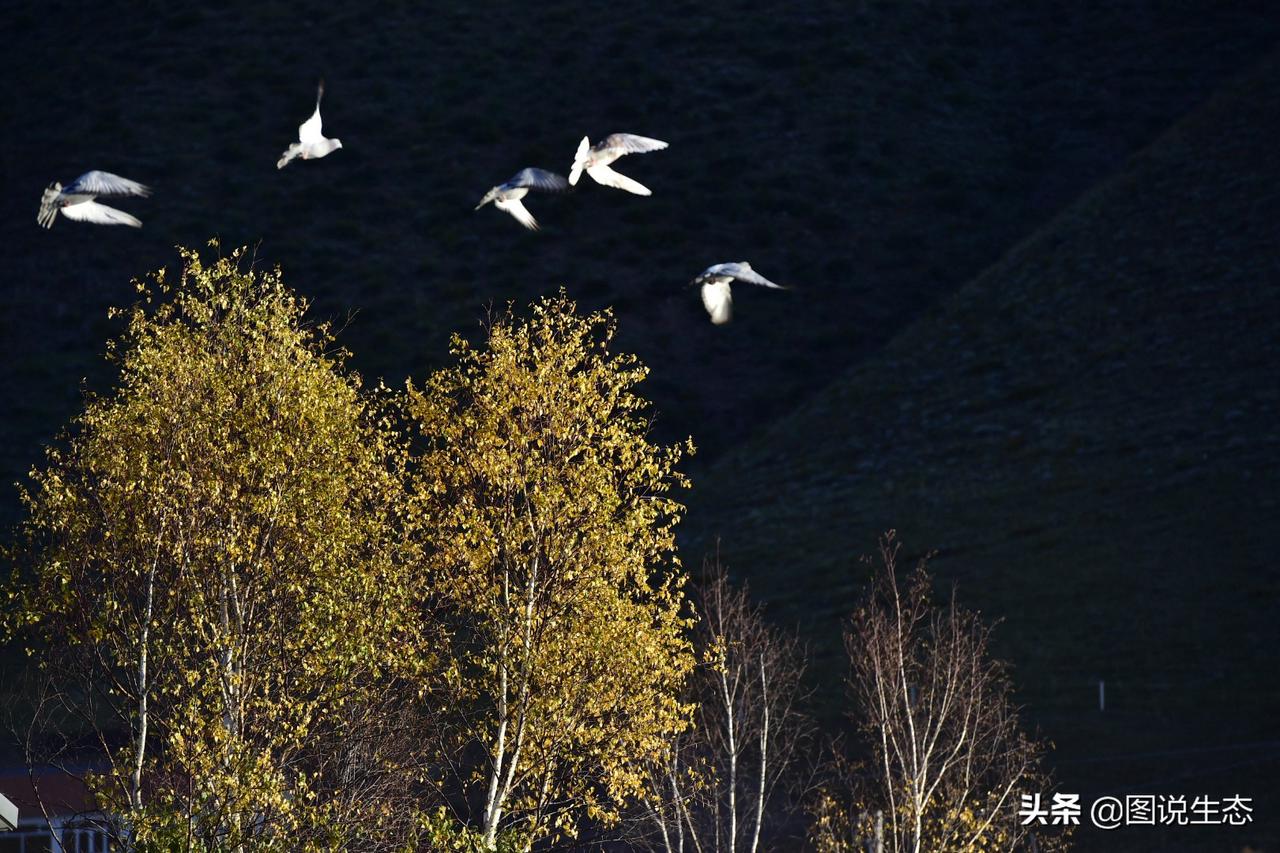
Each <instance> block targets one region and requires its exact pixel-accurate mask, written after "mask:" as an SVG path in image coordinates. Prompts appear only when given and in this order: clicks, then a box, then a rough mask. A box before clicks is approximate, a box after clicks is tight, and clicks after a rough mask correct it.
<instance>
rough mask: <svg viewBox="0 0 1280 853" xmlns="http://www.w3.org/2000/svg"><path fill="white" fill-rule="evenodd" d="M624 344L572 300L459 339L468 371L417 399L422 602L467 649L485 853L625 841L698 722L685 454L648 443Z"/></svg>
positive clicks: (464, 698)
mask: <svg viewBox="0 0 1280 853" xmlns="http://www.w3.org/2000/svg"><path fill="white" fill-rule="evenodd" d="M612 335H613V323H612V320H611V318H610V317H609V316H608V315H607V314H592V315H589V316H582V315H579V314H578V313H577V312H576V310H575V306H574V304H573V303H572V302H570V301H569V300H568V299H567V298H566V297H565V296H564V295H563V294H561V295H559V296H558V297H554V298H549V299H546V300H543V301H542V302H539V303H537V304H536V305H534V306H533V309H532V316H531V317H530V318H529V319H528V320H527V321H518V320H516V319H514V318H513V317H512V316H511V315H510V313H509V312H508V314H507V315H506V316H503V317H501V318H499V319H498V320H497V321H496V322H494V323H492V324H491V326H490V328H489V330H488V339H487V341H486V343H485V346H484V347H482V348H476V347H473V346H471V345H469V344H468V343H467V342H465V341H464V340H462V339H460V338H455V340H454V343H453V353H454V355H455V357H456V360H457V361H456V364H455V365H454V366H452V367H450V368H447V369H444V370H441V371H439V372H438V373H436V374H435V375H433V376H432V377H430V379H429V380H428V381H427V382H426V383H425V385H424V386H423V387H422V388H420V389H419V388H415V387H413V386H410V388H409V403H408V410H409V412H410V413H411V414H412V416H413V417H414V418H415V419H416V421H417V422H418V425H419V428H420V430H421V433H422V436H423V437H424V440H425V442H426V449H425V451H424V452H423V455H422V458H421V459H420V464H419V466H418V467H419V469H420V475H419V479H418V481H417V496H418V504H417V506H418V509H419V511H420V512H421V513H422V518H423V523H422V524H421V525H420V526H421V528H422V529H423V530H425V531H426V535H427V539H428V542H427V545H428V547H427V551H428V553H429V554H430V557H429V563H428V566H429V575H430V580H429V581H428V585H429V587H430V588H431V589H432V590H433V591H434V594H435V595H436V596H438V599H439V603H440V604H441V605H442V607H443V610H444V611H445V612H447V613H449V614H450V618H451V620H452V627H453V636H454V638H455V649H456V656H457V657H456V664H455V665H454V666H453V667H452V668H450V670H449V671H448V672H447V673H445V675H444V678H445V680H446V681H447V682H448V684H447V690H448V691H449V694H450V695H451V696H452V697H454V699H455V701H456V702H457V704H458V705H459V707H461V708H462V709H464V712H463V713H464V715H465V717H466V719H465V720H464V721H463V723H462V729H463V731H464V733H465V738H466V740H467V741H468V742H471V743H479V744H482V745H483V748H484V755H485V758H484V760H483V761H482V762H480V764H479V766H475V767H474V768H473V769H472V772H471V773H470V776H469V782H470V783H471V784H474V785H477V786H479V787H480V788H481V790H483V791H484V792H485V793H486V805H485V809H484V814H483V815H482V818H481V820H480V822H481V823H482V824H483V829H484V834H485V836H486V838H487V843H489V844H491V845H492V844H494V843H495V839H496V837H497V832H498V829H499V827H500V826H503V827H505V826H508V825H519V826H521V827H523V831H525V832H527V833H528V834H529V835H530V836H532V837H537V836H542V835H547V834H559V835H561V836H572V835H574V833H575V832H576V831H577V828H578V825H579V821H580V819H581V818H582V817H583V816H584V815H585V816H589V817H590V818H592V819H594V820H597V821H600V822H603V823H606V824H607V823H608V822H610V821H612V820H613V819H615V818H616V816H617V809H618V807H619V805H620V804H621V803H622V802H624V801H625V800H626V799H627V798H629V797H631V796H633V795H634V794H635V793H636V792H637V791H638V789H639V787H640V785H641V782H642V778H643V764H644V762H645V761H646V760H648V759H651V758H653V757H655V756H657V755H658V754H660V753H661V752H662V750H664V749H665V748H666V745H667V743H668V741H669V739H670V738H671V736H672V735H673V733H675V732H677V731H679V730H680V729H681V728H682V727H684V726H685V725H686V721H687V716H688V709H687V708H686V707H684V706H683V705H682V704H681V702H680V701H679V699H678V696H679V693H680V689H681V686H682V684H683V682H684V680H685V677H686V675H687V674H688V673H689V671H690V669H691V668H692V665H693V656H692V652H691V650H690V647H689V641H688V639H687V637H686V633H687V631H686V629H687V627H688V622H687V619H686V617H685V616H684V615H683V607H684V598H683V592H682V588H681V583H682V578H683V574H682V573H681V572H680V571H679V570H678V569H679V567H678V562H677V559H676V556H675V543H674V536H673V527H674V525H675V524H676V522H677V520H678V519H679V516H680V513H681V511H682V507H681V506H680V505H679V504H678V503H677V502H676V501H675V500H674V499H673V498H672V497H671V492H672V490H673V489H674V488H677V487H681V486H684V485H686V482H685V479H684V477H683V476H682V475H681V474H680V473H679V472H677V470H676V464H677V463H678V461H679V459H680V457H681V455H682V453H684V452H691V451H692V446H691V445H688V444H685V445H680V446H675V447H659V446H655V445H654V444H652V443H651V442H650V441H649V440H648V439H647V432H648V427H649V422H648V420H647V417H646V404H645V402H644V401H643V400H642V399H641V398H640V397H638V396H637V395H635V394H634V393H633V390H632V389H633V388H634V387H635V385H636V384H637V383H639V382H640V381H641V380H643V379H644V377H645V374H646V371H645V369H644V368H643V367H642V366H640V365H639V364H638V363H637V361H636V360H635V359H634V358H633V357H630V356H625V355H613V354H611V353H609V351H608V344H609V341H610V339H611V337H612Z"/></svg>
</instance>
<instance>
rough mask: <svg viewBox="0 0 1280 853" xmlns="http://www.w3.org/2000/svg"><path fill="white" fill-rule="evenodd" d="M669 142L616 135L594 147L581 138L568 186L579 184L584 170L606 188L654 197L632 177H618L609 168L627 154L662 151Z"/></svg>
mask: <svg viewBox="0 0 1280 853" xmlns="http://www.w3.org/2000/svg"><path fill="white" fill-rule="evenodd" d="M666 147H667V143H665V142H663V141H662V140H660V139H650V138H649V137H647V136H636V135H635V134H632V133H614V134H610V135H609V136H606V137H605V138H604V139H602V140H600V141H599V142H597V143H596V144H595V145H592V144H591V140H589V139H587V137H585V136H584V137H582V141H581V142H579V143H578V153H576V154H574V155H573V168H572V169H571V170H570V172H569V184H570V185H576V184H577V183H578V178H580V177H581V176H582V173H583V171H584V170H585V171H586V173H587V174H588V175H590V176H591V177H592V178H593V179H595V182H596V183H597V184H603V185H604V186H606V187H615V188H616V189H620V190H626V191H627V192H629V193H635V194H636V195H653V193H651V192H649V188H648V187H646V186H645V185H644V184H642V183H640V182H639V181H637V180H634V179H633V178H628V177H627V176H626V175H622V174H619V173H617V172H615V171H613V169H610V168H609V164H610V163H612V162H613V161H614V160H617V159H618V158H619V157H625V156H626V155H628V154H643V153H644V152H646V151H661V150H662V149H663V148H666Z"/></svg>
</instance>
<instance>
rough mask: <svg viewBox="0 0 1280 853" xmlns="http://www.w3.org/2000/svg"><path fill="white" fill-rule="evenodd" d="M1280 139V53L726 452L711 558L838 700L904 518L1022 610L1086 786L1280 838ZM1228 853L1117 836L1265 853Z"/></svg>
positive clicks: (1036, 704) (998, 601) (964, 576)
mask: <svg viewBox="0 0 1280 853" xmlns="http://www.w3.org/2000/svg"><path fill="white" fill-rule="evenodd" d="M1278 138H1280V58H1278V57H1272V58H1271V59H1269V60H1267V61H1265V62H1264V63H1263V64H1262V65H1261V66H1260V67H1259V68H1258V69H1257V71H1256V73H1253V74H1251V75H1250V76H1248V77H1247V78H1246V79H1245V80H1244V82H1242V83H1240V84H1237V85H1234V86H1232V87H1228V88H1227V89H1226V90H1224V92H1222V93H1220V94H1219V95H1217V96H1216V97H1214V98H1213V99H1212V100H1211V101H1210V102H1209V103H1208V104H1207V105H1206V106H1205V107H1203V108H1202V109H1200V110H1198V111H1197V112H1196V113H1195V114H1194V115H1193V116H1191V117H1190V118H1189V119H1187V120H1186V121H1184V122H1182V123H1180V124H1179V125H1177V126H1176V127H1175V128H1173V129H1172V130H1170V131H1169V132H1168V133H1166V134H1165V135H1163V136H1162V137H1161V138H1160V140H1159V141H1158V142H1157V143H1156V144H1154V145H1153V146H1151V147H1150V148H1148V149H1146V150H1145V151H1143V152H1141V153H1140V154H1138V155H1137V156H1135V157H1134V158H1133V159H1132V160H1131V161H1130V162H1129V163H1128V164H1127V166H1126V167H1125V169H1124V171H1123V172H1122V173H1121V174H1119V175H1118V176H1116V177H1115V178H1114V179H1112V180H1109V181H1107V182H1106V183H1105V184H1103V185H1102V186H1100V187H1099V188H1098V189H1097V190H1095V191H1093V192H1091V193H1089V194H1088V195H1087V196H1085V197H1084V198H1082V199H1081V200H1079V201H1078V202H1077V203H1076V204H1074V205H1073V206H1071V207H1070V208H1069V209H1068V210H1067V211H1065V212H1064V213H1063V214H1062V215H1060V216H1059V217H1057V218H1056V219H1055V220H1054V221H1053V222H1052V223H1050V224H1049V225H1048V226H1047V227H1045V228H1044V229H1042V230H1041V231H1040V232H1038V233H1037V234H1036V235H1034V236H1033V237H1032V238H1031V239H1029V240H1027V241H1025V242H1024V243H1022V244H1020V245H1018V246H1016V247H1015V248H1013V249H1012V250H1011V251H1010V252H1009V253H1008V254H1007V255H1006V256H1005V257H1004V258H1003V259H1002V260H1001V261H1000V262H999V263H997V264H996V265H995V266H994V267H992V268H991V269H990V270H988V271H987V272H985V273H984V274H983V275H981V276H980V277H978V278H977V279H976V280H975V281H974V282H973V283H971V284H970V285H968V286H966V287H965V288H963V289H962V290H960V291H959V292H958V293H956V294H955V295H954V296H953V297H951V298H949V299H947V300H945V301H944V302H942V303H941V304H940V305H938V306H937V307H936V308H935V309H933V310H931V311H929V312H928V313H927V316H925V317H923V318H922V319H920V320H919V321H918V322H916V323H913V324H911V325H909V326H907V327H905V328H903V329H902V330H901V331H900V332H899V333H898V334H897V335H896V336H895V338H894V339H893V341H892V342H891V343H890V344H889V345H888V346H887V347H885V348H884V350H883V351H882V352H881V353H878V354H877V355H876V356H874V357H873V358H870V359H867V360H866V361H865V362H863V363H862V364H860V365H858V366H857V367H855V368H853V369H852V370H850V371H849V372H848V373H847V374H846V375H845V376H843V377H842V378H841V379H840V380H839V381H837V382H836V383H835V384H834V385H832V386H831V387H830V388H828V389H826V390H825V391H823V392H822V393H820V394H818V395H816V396H815V397H814V398H812V399H811V400H810V401H808V402H807V403H806V404H804V405H803V406H801V407H800V408H799V409H798V410H797V411H796V412H795V413H794V414H792V415H790V416H787V417H785V418H782V419H781V420H779V421H778V422H777V423H775V424H774V425H772V426H770V427H769V428H768V429H767V430H765V431H764V432H762V433H761V434H759V435H758V436H756V437H754V438H753V439H752V440H750V441H749V442H747V443H745V444H743V445H742V446H740V447H738V448H737V449H735V450H734V451H732V452H731V453H730V454H728V455H726V456H725V457H724V458H723V459H722V460H721V461H720V462H719V463H718V464H716V465H715V466H714V468H713V470H712V471H711V472H710V473H709V474H708V475H707V476H704V477H703V478H702V479H701V481H700V482H699V483H698V484H697V486H698V488H697V489H696V490H695V494H694V495H693V498H692V504H693V506H692V509H691V513H690V518H689V521H688V524H687V525H686V535H687V537H688V539H689V541H688V542H687V543H686V544H687V547H686V549H685V553H686V556H687V557H688V558H690V559H691V558H693V557H694V556H695V555H697V554H700V553H701V552H703V551H704V550H705V549H707V548H709V547H712V546H711V543H712V539H713V537H714V536H716V535H719V536H721V537H722V542H721V545H720V547H721V552H722V556H723V558H724V559H725V560H726V561H727V562H728V564H729V565H730V566H731V567H732V568H733V569H734V570H735V572H737V573H741V574H744V575H746V576H749V577H750V579H751V584H752V589H753V590H754V591H755V592H756V593H758V594H759V595H760V596H762V597H764V598H766V599H770V600H772V602H773V604H772V606H773V610H774V613H775V615H777V616H779V617H780V618H781V619H783V620H785V621H793V620H801V621H803V623H804V624H805V626H806V629H807V632H808V634H809V635H810V636H811V637H812V638H813V639H814V641H815V643H816V644H817V648H818V651H819V654H821V655H824V656H825V657H824V660H823V663H822V668H821V671H822V672H823V673H824V674H825V675H827V676H829V679H828V680H827V681H826V683H825V687H824V689H825V690H827V698H828V699H829V700H830V701H831V702H832V703H835V702H836V701H838V699H839V687H838V677H837V675H836V674H837V673H838V672H840V671H842V670H841V666H842V665H841V663H840V660H839V657H840V652H839V650H838V640H839V631H840V619H841V617H842V616H844V615H845V614H846V613H847V612H848V611H849V610H850V609H851V607H852V605H853V603H854V600H855V597H856V595H858V594H859V593H860V592H861V590H862V589H863V587H864V583H865V580H866V578H867V569H866V568H865V567H864V566H862V565H860V564H859V563H858V562H857V561H856V559H855V557H856V555H858V554H862V553H869V552H870V551H872V550H873V548H874V543H875V537H876V535H877V533H878V532H879V531H882V530H883V529H885V528H888V527H891V526H892V527H896V528H898V530H899V531H900V534H901V535H902V537H903V538H904V539H905V542H906V543H907V545H908V547H911V546H914V547H915V548H916V549H923V548H937V549H938V551H939V553H938V556H937V558H936V560H935V561H934V563H933V566H934V568H935V570H936V571H937V572H938V573H939V575H940V578H941V579H942V580H943V581H944V582H945V583H948V584H949V583H950V582H952V581H955V582H957V583H958V584H959V594H960V598H961V600H962V601H963V602H965V603H966V604H968V605H969V606H972V607H978V608H980V609H981V610H982V611H983V612H984V613H985V614H986V615H987V616H988V617H989V618H999V619H1002V620H1004V624H1003V626H1002V627H1001V628H1000V629H999V631H998V633H997V637H998V639H999V642H1000V648H999V652H1000V654H1001V655H1002V656H1003V657H1005V658H1007V659H1008V660H1010V661H1012V662H1013V663H1014V665H1015V667H1016V670H1015V678H1016V680H1017V682H1018V685H1019V687H1020V690H1021V696H1022V698H1023V700H1024V701H1026V702H1027V703H1028V704H1029V711H1030V713H1031V715H1032V717H1033V718H1034V719H1035V720H1036V721H1037V722H1038V723H1039V724H1040V725H1041V726H1042V727H1043V729H1044V731H1045V733H1046V734H1047V735H1048V736H1049V737H1050V738H1052V739H1053V740H1054V741H1056V742H1057V744H1058V746H1059V751H1058V755H1057V760H1058V761H1060V762H1062V763H1061V764H1060V767H1059V769H1060V771H1061V772H1060V775H1061V777H1062V779H1063V780H1064V788H1065V790H1067V791H1080V792H1082V793H1097V792H1100V791H1114V790H1117V789H1118V790H1120V791H1122V792H1123V791H1125V790H1128V791H1129V792H1133V791H1132V789H1131V788H1130V787H1129V786H1135V787H1137V788H1139V789H1142V790H1140V792H1147V793H1149V792H1151V791H1153V790H1156V791H1175V792H1181V793H1189V794H1209V795H1214V796H1225V795H1227V794H1231V793H1241V794H1245V795H1253V796H1255V797H1257V798H1258V799H1259V800H1260V802H1259V804H1258V809H1257V811H1258V813H1259V814H1258V815H1257V819H1258V821H1259V824H1260V827H1261V826H1265V827H1266V831H1267V832H1269V833H1270V835H1269V836H1266V837H1270V838H1271V839H1272V843H1275V838H1276V835H1277V827H1278V826H1280V784H1277V775H1278V773H1277V771H1280V742H1276V741H1275V738H1276V727H1275V723H1276V720H1277V719H1280V684H1278V683H1277V680H1276V673H1277V661H1278V660H1280V655H1278V653H1277V649H1278V648H1280V619H1278V618H1277V617H1278V616H1280V612H1278V607H1277V605H1278V604H1280V570H1278V569H1277V566H1276V555H1277V553H1280V382H1278V381H1277V377H1278V376H1280V231H1278V230H1277V227H1278V226H1277V223H1280V146H1277V144H1276V140H1277V139H1278ZM695 533H696V534H697V535H694V534H695ZM1097 679H1106V683H1107V697H1108V699H1107V701H1108V707H1107V710H1106V712H1105V713H1098V711H1097ZM1257 741H1270V742H1272V743H1271V746H1269V747H1267V748H1256V749H1245V750H1227V749H1221V750H1220V751H1208V752H1205V753H1199V754H1194V755H1180V756H1161V757H1155V758H1151V759H1143V760H1132V761H1121V762H1111V761H1105V762H1103V761H1094V760H1093V759H1096V758H1098V757H1101V756H1108V755H1117V754H1131V753H1139V752H1147V751H1165V750H1177V749H1186V748H1193V747H1194V748H1200V747H1215V748H1220V747H1223V746H1226V745H1231V744H1239V743H1252V742H1257ZM1222 767H1230V768H1232V769H1230V771H1229V772H1226V771H1218V772H1216V775H1215V773H1214V772H1212V771H1214V769H1215V768H1222ZM1149 783H1153V784H1149ZM1264 812H1265V813H1266V814H1263V813H1264ZM1260 827H1256V828H1258V829H1259V831H1261V829H1260ZM1210 837H1214V836H1212V834H1211V833H1209V834H1206V831H1200V832H1199V834H1197V833H1196V832H1195V831H1188V830H1182V831H1180V832H1174V833H1170V834H1169V835H1167V836H1161V835H1159V834H1158V833H1152V832H1146V831H1144V830H1134V831H1132V832H1130V833H1127V834H1126V833H1121V834H1120V835H1118V836H1117V839H1118V840H1112V841H1110V842H1108V843H1112V844H1115V845H1117V846H1116V847H1115V848H1110V847H1108V848H1106V849H1123V850H1137V849H1146V848H1145V846H1144V845H1146V844H1152V845H1155V846H1158V847H1159V849H1183V848H1182V847H1181V846H1180V845H1183V844H1186V845H1189V846H1188V847H1187V848H1186V849H1238V846H1237V847H1232V848H1226V847H1214V848H1210V847H1205V846H1203V845H1204V844H1205V843H1206V840H1207V839H1209V838H1210ZM1218 837H1221V836H1218ZM1255 837H1264V836H1255ZM1081 843H1082V844H1083V845H1084V849H1090V850H1093V849H1103V847H1102V842H1101V841H1099V840H1098V839H1097V838H1096V836H1094V835H1086V836H1085V839H1084V840H1082V842H1081ZM1153 849H1155V848H1154V847H1153ZM1268 849H1270V848H1268Z"/></svg>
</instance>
